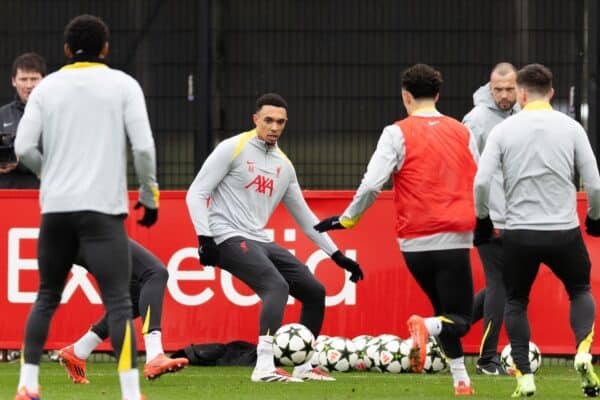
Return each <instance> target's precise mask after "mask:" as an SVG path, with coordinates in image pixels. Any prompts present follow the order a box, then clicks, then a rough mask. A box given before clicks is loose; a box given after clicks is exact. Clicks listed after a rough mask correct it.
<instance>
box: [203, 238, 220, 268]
mask: <svg viewBox="0 0 600 400" xmlns="http://www.w3.org/2000/svg"><path fill="white" fill-rule="evenodd" d="M198 256H199V257H200V264H202V265H204V266H206V265H211V266H213V265H217V264H218V263H219V247H218V246H217V244H216V243H215V240H214V239H213V238H212V237H210V236H202V235H200V236H198Z"/></svg>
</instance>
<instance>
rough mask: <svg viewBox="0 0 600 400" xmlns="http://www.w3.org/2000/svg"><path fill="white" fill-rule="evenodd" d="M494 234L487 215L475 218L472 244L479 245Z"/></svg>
mask: <svg viewBox="0 0 600 400" xmlns="http://www.w3.org/2000/svg"><path fill="white" fill-rule="evenodd" d="M493 235H494V224H493V223H492V220H491V219H490V217H489V215H488V216H487V217H485V218H477V222H476V223H475V232H474V235H473V244H474V245H475V246H479V245H481V244H484V243H487V242H489V241H490V239H491V238H492V236H493Z"/></svg>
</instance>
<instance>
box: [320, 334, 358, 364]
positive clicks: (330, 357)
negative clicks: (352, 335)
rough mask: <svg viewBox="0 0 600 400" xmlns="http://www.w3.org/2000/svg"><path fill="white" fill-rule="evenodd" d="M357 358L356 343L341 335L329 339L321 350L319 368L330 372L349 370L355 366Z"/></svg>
mask: <svg viewBox="0 0 600 400" xmlns="http://www.w3.org/2000/svg"><path fill="white" fill-rule="evenodd" d="M357 360H358V356H357V354H356V347H355V346H354V343H352V340H350V339H346V338H345V337H341V336H336V337H332V338H330V339H329V340H327V341H326V342H325V343H324V345H323V349H322V350H321V351H319V368H321V369H322V370H324V371H328V372H348V371H350V370H352V369H353V368H354V366H355V365H356V361H357Z"/></svg>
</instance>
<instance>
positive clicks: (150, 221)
mask: <svg viewBox="0 0 600 400" xmlns="http://www.w3.org/2000/svg"><path fill="white" fill-rule="evenodd" d="M141 207H144V216H143V217H142V219H138V220H137V223H138V224H140V225H141V226H145V227H147V228H149V227H151V226H152V225H154V224H155V223H156V220H157V219H158V208H148V207H146V206H145V205H143V204H142V203H140V202H139V201H138V202H137V203H135V206H134V207H133V209H134V210H137V209H139V208H141Z"/></svg>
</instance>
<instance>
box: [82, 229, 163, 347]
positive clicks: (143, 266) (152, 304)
mask: <svg viewBox="0 0 600 400" xmlns="http://www.w3.org/2000/svg"><path fill="white" fill-rule="evenodd" d="M129 248H130V250H131V281H130V282H129V294H130V296H131V302H132V303H133V309H132V311H133V318H137V317H139V316H141V317H142V334H143V335H145V334H147V333H148V332H152V331H160V330H161V328H160V327H161V319H162V309H163V299H164V297H165V288H166V286H167V280H168V279H169V273H168V272H167V269H166V268H165V266H164V264H163V263H162V262H161V261H160V260H159V259H158V258H157V257H156V256H155V255H154V254H152V253H151V252H150V251H148V250H146V249H145V248H144V247H143V246H141V245H140V244H139V243H137V242H136V241H135V240H133V239H129ZM91 330H92V331H93V332H94V333H96V335H98V336H99V337H100V338H102V339H106V338H107V337H108V316H107V315H106V314H104V315H103V316H102V318H101V319H100V320H99V321H98V322H96V323H95V324H94V325H92V329H91Z"/></svg>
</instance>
